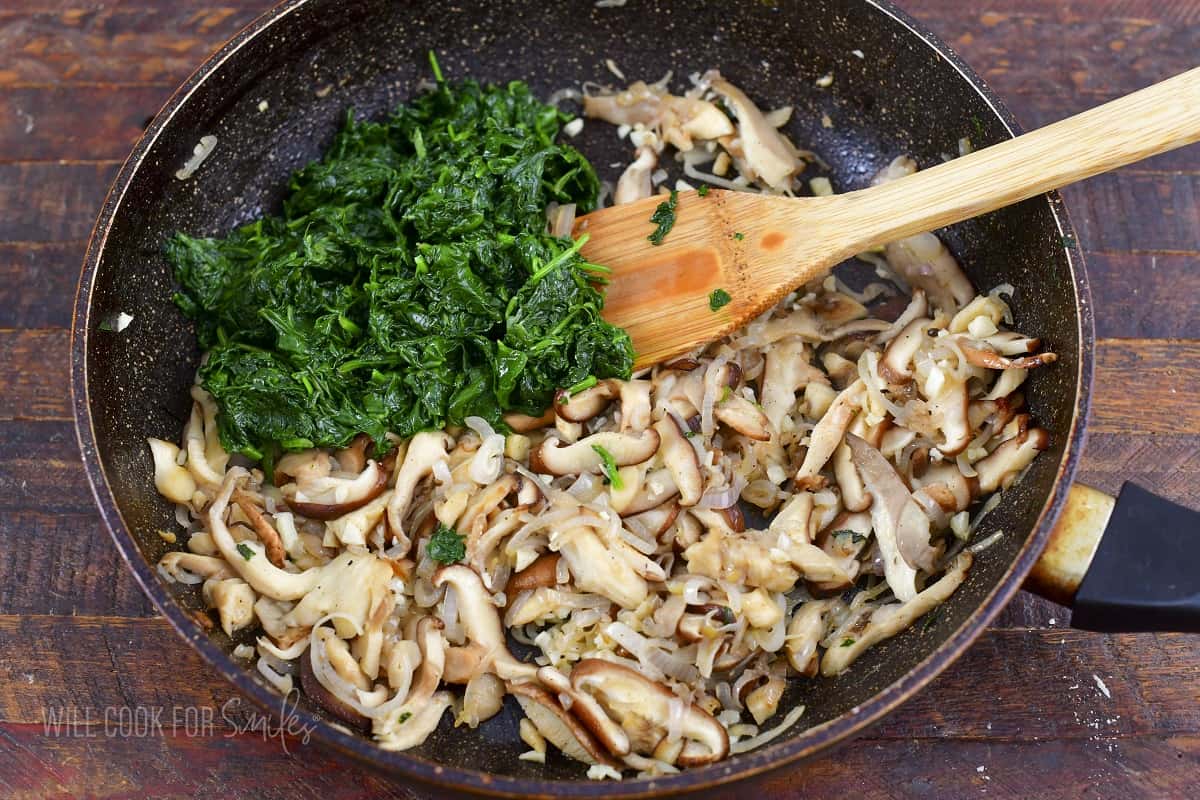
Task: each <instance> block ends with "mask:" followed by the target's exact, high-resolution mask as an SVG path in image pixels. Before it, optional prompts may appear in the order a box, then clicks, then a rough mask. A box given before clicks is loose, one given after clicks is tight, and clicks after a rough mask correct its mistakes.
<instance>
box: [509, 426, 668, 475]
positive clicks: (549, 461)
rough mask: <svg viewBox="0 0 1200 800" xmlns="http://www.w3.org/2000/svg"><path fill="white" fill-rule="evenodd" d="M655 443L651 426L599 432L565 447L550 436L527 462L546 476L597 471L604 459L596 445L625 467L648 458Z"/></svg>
mask: <svg viewBox="0 0 1200 800" xmlns="http://www.w3.org/2000/svg"><path fill="white" fill-rule="evenodd" d="M658 446H659V435H658V433H657V432H656V431H655V430H653V429H650V430H645V431H641V432H639V433H618V432H615V431H602V432H600V433H593V434H592V435H591V436H587V437H585V438H583V439H580V440H579V441H577V442H575V443H574V444H568V445H565V446H564V445H563V443H562V440H560V439H558V438H557V437H554V436H551V437H548V438H547V439H546V440H545V441H544V442H542V444H541V446H539V447H538V448H536V449H535V450H533V451H532V452H531V453H530V454H529V464H530V467H532V468H533V470H534V471H535V472H540V473H544V474H549V475H577V474H579V473H582V472H591V473H599V472H601V471H602V470H603V468H604V458H603V456H601V455H600V453H599V452H598V450H597V448H599V449H603V450H604V451H606V452H608V453H609V454H610V455H611V456H612V458H613V461H614V462H616V465H617V466H618V467H625V466H629V465H630V464H640V463H642V462H643V461H648V460H649V459H650V458H651V457H652V456H653V455H654V454H655V453H656V452H657V451H658Z"/></svg>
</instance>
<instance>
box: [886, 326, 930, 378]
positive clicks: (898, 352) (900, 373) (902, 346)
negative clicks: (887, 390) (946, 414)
mask: <svg viewBox="0 0 1200 800" xmlns="http://www.w3.org/2000/svg"><path fill="white" fill-rule="evenodd" d="M932 324H933V320H931V319H928V318H926V317H920V318H918V319H914V320H913V321H912V322H910V323H908V325H906V326H904V328H903V329H902V330H901V331H900V333H898V334H897V335H896V337H895V338H894V339H892V340H891V341H890V342H888V346H887V348H886V349H884V351H883V358H881V359H880V360H879V377H881V378H883V379H884V380H885V381H887V382H888V383H890V384H893V385H903V384H906V383H908V382H909V381H911V380H912V374H913V373H912V360H913V356H915V355H916V354H917V351H918V350H920V349H921V345H922V344H924V343H925V340H926V338H927V337H928V336H929V334H928V331H929V328H930V326H931V325H932Z"/></svg>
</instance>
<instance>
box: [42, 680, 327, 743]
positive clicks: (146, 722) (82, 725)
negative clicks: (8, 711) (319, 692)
mask: <svg viewBox="0 0 1200 800" xmlns="http://www.w3.org/2000/svg"><path fill="white" fill-rule="evenodd" d="M298 698H299V693H298V692H296V691H295V690H293V691H292V692H289V693H288V694H287V696H286V697H284V698H282V700H281V702H280V707H279V713H278V714H277V715H273V714H264V713H262V712H260V711H258V710H257V709H254V708H251V707H249V705H248V704H246V703H244V702H242V700H241V698H238V697H233V698H230V699H229V700H226V701H225V702H224V703H223V704H222V705H221V706H220V707H219V708H215V707H213V706H142V705H138V706H103V707H97V706H53V707H47V708H43V709H42V730H43V733H44V734H45V735H46V736H48V737H65V738H77V739H101V738H108V739H145V738H150V737H154V736H186V737H189V738H190V737H207V736H223V737H225V738H230V737H233V736H239V735H242V734H247V733H255V734H258V735H260V736H262V737H263V740H264V741H269V740H277V741H278V742H279V745H280V747H281V748H282V749H283V752H284V753H290V751H289V749H288V747H289V745H295V743H297V742H299V743H300V744H301V745H306V744H308V742H309V739H310V738H311V735H312V731H313V729H314V727H315V726H314V725H313V724H312V723H310V722H304V721H303V720H302V719H300V717H299V715H298V714H297V713H296V708H297V700H298Z"/></svg>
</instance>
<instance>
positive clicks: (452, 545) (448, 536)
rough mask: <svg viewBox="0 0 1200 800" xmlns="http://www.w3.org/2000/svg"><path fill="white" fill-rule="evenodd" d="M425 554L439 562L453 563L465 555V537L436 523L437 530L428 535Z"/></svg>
mask: <svg viewBox="0 0 1200 800" xmlns="http://www.w3.org/2000/svg"><path fill="white" fill-rule="evenodd" d="M425 554H426V555H428V556H429V557H430V558H432V559H433V560H434V561H436V562H438V563H439V564H454V563H457V562H459V561H462V560H463V559H464V558H466V555H467V537H465V536H463V535H461V534H460V533H459V532H458V531H456V530H454V529H453V528H447V527H446V526H445V525H442V524H441V523H440V522H439V523H438V526H437V530H435V531H434V532H433V536H430V537H429V545H428V546H427V547H426V548H425Z"/></svg>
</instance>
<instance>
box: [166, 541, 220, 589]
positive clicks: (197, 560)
mask: <svg viewBox="0 0 1200 800" xmlns="http://www.w3.org/2000/svg"><path fill="white" fill-rule="evenodd" d="M193 538H194V537H193ZM158 571H159V574H162V575H164V576H166V577H169V578H170V579H171V580H175V581H179V582H180V583H192V584H194V583H200V582H201V580H202V579H205V578H215V579H217V580H223V579H225V578H233V577H236V573H235V572H234V571H233V570H232V569H231V568H230V567H229V564H228V563H227V562H226V561H225V559H223V558H217V557H215V556H210V555H201V554H198V553H184V552H181V551H179V550H172V551H171V552H169V553H167V554H166V555H164V556H163V557H162V558H160V559H159V560H158Z"/></svg>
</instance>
